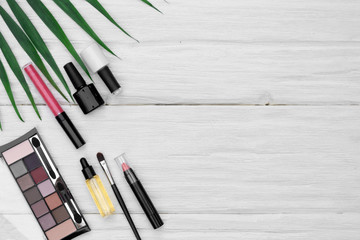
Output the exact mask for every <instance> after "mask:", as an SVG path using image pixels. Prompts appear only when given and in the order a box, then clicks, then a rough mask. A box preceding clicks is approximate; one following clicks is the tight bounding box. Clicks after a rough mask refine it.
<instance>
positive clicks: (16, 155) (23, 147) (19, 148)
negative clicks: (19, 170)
mask: <svg viewBox="0 0 360 240" xmlns="http://www.w3.org/2000/svg"><path fill="white" fill-rule="evenodd" d="M33 152H34V150H33V148H32V147H31V144H30V142H29V141H25V142H22V143H20V144H19V145H16V146H15V147H13V148H11V149H9V150H7V151H6V152H4V153H3V156H4V158H5V161H6V162H7V164H8V165H11V164H13V163H14V162H16V161H18V160H20V159H22V158H24V157H26V156H27V155H29V154H31V153H33Z"/></svg>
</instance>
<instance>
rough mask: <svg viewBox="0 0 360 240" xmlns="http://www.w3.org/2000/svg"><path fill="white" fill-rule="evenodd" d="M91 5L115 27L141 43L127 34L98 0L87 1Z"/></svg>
mask: <svg viewBox="0 0 360 240" xmlns="http://www.w3.org/2000/svg"><path fill="white" fill-rule="evenodd" d="M86 1H87V2H88V3H90V4H91V5H92V6H93V7H94V8H96V9H97V10H98V11H99V12H100V13H101V14H102V15H104V16H105V17H106V18H107V19H108V20H109V21H110V22H112V23H113V24H114V25H115V26H117V27H118V28H119V29H120V30H121V31H122V32H123V33H125V34H126V35H127V36H129V37H131V38H132V39H134V40H135V41H137V42H139V41H138V40H137V39H135V38H133V37H132V36H131V35H130V34H129V33H127V32H126V31H125V30H124V29H123V28H122V27H120V25H119V24H118V23H117V22H116V21H115V20H114V19H113V18H112V17H111V15H110V13H108V11H106V9H105V8H104V7H103V6H102V5H101V3H99V1H98V0H86Z"/></svg>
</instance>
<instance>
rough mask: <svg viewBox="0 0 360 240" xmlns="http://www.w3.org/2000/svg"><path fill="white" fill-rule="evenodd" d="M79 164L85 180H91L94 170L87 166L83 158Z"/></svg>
mask: <svg viewBox="0 0 360 240" xmlns="http://www.w3.org/2000/svg"><path fill="white" fill-rule="evenodd" d="M80 163H81V166H82V168H83V169H82V173H83V174H84V177H85V179H91V178H93V177H94V176H95V175H96V173H95V170H94V168H93V167H92V166H90V165H89V163H88V162H87V161H86V159H85V158H82V159H80Z"/></svg>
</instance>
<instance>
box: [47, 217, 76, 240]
mask: <svg viewBox="0 0 360 240" xmlns="http://www.w3.org/2000/svg"><path fill="white" fill-rule="evenodd" d="M75 231H76V228H75V225H74V224H73V222H72V221H71V219H69V220H67V221H65V222H63V223H62V224H60V225H57V226H56V227H54V228H52V229H50V230H49V231H47V232H46V233H45V234H46V236H47V238H48V239H49V240H61V239H63V238H64V237H66V236H68V235H70V234H71V233H74V232H75Z"/></svg>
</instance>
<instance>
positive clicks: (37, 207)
mask: <svg viewBox="0 0 360 240" xmlns="http://www.w3.org/2000/svg"><path fill="white" fill-rule="evenodd" d="M31 208H32V210H33V211H34V213H35V216H36V217H37V218H38V217H41V216H42V215H44V214H45V213H48V212H49V209H48V207H47V206H46V204H45V202H44V200H41V201H40V202H37V203H35V204H33V205H32V206H31Z"/></svg>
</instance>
